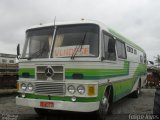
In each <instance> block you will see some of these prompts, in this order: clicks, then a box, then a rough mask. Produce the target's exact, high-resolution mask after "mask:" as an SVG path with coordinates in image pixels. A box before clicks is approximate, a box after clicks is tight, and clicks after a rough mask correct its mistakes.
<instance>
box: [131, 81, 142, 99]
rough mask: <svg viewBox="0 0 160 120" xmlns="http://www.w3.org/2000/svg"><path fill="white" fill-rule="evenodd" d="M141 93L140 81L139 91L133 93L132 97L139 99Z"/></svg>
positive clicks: (139, 84)
mask: <svg viewBox="0 0 160 120" xmlns="http://www.w3.org/2000/svg"><path fill="white" fill-rule="evenodd" d="M140 93H141V82H140V81H139V83H138V87H137V90H135V91H134V92H133V93H131V97H133V98H138V97H139V95H140Z"/></svg>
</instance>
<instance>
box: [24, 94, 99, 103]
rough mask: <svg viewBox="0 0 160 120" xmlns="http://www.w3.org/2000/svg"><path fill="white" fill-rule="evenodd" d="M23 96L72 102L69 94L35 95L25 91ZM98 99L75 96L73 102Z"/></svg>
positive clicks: (95, 98) (95, 99)
mask: <svg viewBox="0 0 160 120" xmlns="http://www.w3.org/2000/svg"><path fill="white" fill-rule="evenodd" d="M25 98H29V99H41V100H58V101H70V102H72V100H71V98H72V97H69V96H50V98H49V97H48V96H44V95H35V94H30V93H26V94H25ZM96 101H99V100H98V98H97V97H93V98H92V97H85V98H84V97H76V101H75V102H96Z"/></svg>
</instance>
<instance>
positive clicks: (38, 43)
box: [22, 27, 54, 58]
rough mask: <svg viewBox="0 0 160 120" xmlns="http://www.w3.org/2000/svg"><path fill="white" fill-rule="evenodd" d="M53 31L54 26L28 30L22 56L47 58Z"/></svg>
mask: <svg viewBox="0 0 160 120" xmlns="http://www.w3.org/2000/svg"><path fill="white" fill-rule="evenodd" d="M53 32H54V27H47V28H41V29H32V30H28V31H27V32H26V38H27V39H26V43H25V47H24V51H23V55H22V58H48V57H49V53H50V48H51V45H52V41H53Z"/></svg>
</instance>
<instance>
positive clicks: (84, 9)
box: [0, 0, 160, 60]
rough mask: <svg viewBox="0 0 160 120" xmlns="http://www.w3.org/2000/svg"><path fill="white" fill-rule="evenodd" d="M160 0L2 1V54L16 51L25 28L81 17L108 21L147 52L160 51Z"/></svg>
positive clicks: (150, 56) (0, 3)
mask: <svg viewBox="0 0 160 120" xmlns="http://www.w3.org/2000/svg"><path fill="white" fill-rule="evenodd" d="M159 6H160V0H0V53H13V54H16V46H17V44H18V43H20V44H21V48H22V47H23V43H24V39H25V30H26V29H27V28H28V27H30V26H33V25H36V24H39V23H50V22H53V21H54V18H55V16H56V18H57V21H69V20H80V19H81V18H85V19H92V20H97V21H101V22H103V23H105V24H106V25H107V26H109V27H111V28H113V29H114V30H115V31H117V32H119V33H121V34H122V35H124V36H125V37H127V38H129V39H130V40H132V41H133V42H135V43H136V44H138V45H139V46H141V47H142V48H143V49H144V50H145V51H146V53H147V56H148V59H149V60H153V59H154V58H153V56H156V55H157V54H160V14H159V12H160V7H159Z"/></svg>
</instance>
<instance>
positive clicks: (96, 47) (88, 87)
mask: <svg viewBox="0 0 160 120" xmlns="http://www.w3.org/2000/svg"><path fill="white" fill-rule="evenodd" d="M19 51H20V46H19V45H18V46H17V56H19V57H18V58H19V80H18V92H19V95H18V96H17V97H16V104H17V105H22V106H29V107H33V108H34V109H35V111H36V112H37V113H38V114H42V113H46V112H47V111H48V110H51V111H72V112H85V113H86V112H87V113H88V112H96V114H97V116H98V117H99V118H100V119H104V118H105V116H106V115H107V114H109V113H110V112H111V109H112V104H113V103H114V102H116V101H118V100H119V99H121V98H123V97H125V96H127V95H129V94H131V96H133V97H138V95H139V94H140V91H141V87H142V86H143V84H144V83H145V78H146V68H147V67H146V61H147V60H146V53H145V51H144V50H143V49H142V48H141V47H139V46H138V45H136V44H135V43H133V42H131V41H130V40H128V39H127V38H125V37H124V36H122V35H120V34H119V33H117V32H115V31H114V30H112V29H111V28H109V27H107V26H106V25H105V24H103V23H101V22H98V21H92V20H79V21H70V22H55V23H51V24H40V25H36V26H33V27H31V28H29V29H27V30H26V40H25V44H24V48H23V51H22V54H21V55H20V52H19Z"/></svg>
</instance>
